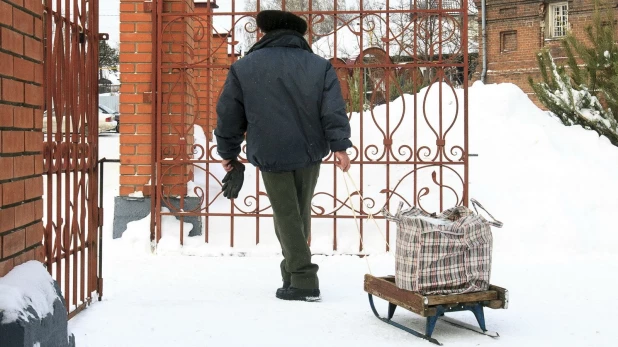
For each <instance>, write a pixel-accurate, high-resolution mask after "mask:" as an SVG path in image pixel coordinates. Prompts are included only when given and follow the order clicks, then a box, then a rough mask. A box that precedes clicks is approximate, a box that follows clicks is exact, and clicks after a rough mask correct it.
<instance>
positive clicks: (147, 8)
mask: <svg viewBox="0 0 618 347" xmlns="http://www.w3.org/2000/svg"><path fill="white" fill-rule="evenodd" d="M144 12H152V0H150V1H149V0H146V1H144Z"/></svg>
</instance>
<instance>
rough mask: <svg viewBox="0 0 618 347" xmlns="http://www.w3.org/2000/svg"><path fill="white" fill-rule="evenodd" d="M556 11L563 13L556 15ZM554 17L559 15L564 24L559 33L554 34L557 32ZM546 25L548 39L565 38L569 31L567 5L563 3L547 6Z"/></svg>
mask: <svg viewBox="0 0 618 347" xmlns="http://www.w3.org/2000/svg"><path fill="white" fill-rule="evenodd" d="M556 11H563V13H559V14H557V13H556ZM556 15H561V16H563V17H564V24H563V29H562V32H561V33H556V31H557V30H559V28H557V25H556V21H557V18H556ZM547 24H548V25H547V37H548V38H550V39H559V38H562V37H565V36H566V34H567V31H568V29H569V3H568V2H566V1H565V2H556V3H551V4H549V6H548V11H547Z"/></svg>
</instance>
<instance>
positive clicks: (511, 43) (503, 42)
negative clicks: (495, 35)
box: [500, 31, 517, 53]
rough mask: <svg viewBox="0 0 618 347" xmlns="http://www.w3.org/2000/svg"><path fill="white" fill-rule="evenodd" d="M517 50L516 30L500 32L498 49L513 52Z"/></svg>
mask: <svg viewBox="0 0 618 347" xmlns="http://www.w3.org/2000/svg"><path fill="white" fill-rule="evenodd" d="M516 50H517V31H503V32H501V33H500V51H501V52H503V53H504V52H513V51H516Z"/></svg>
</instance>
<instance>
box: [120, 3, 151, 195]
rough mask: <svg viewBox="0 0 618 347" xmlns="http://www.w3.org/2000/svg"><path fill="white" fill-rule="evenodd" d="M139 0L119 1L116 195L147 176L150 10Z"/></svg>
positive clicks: (139, 188)
mask: <svg viewBox="0 0 618 347" xmlns="http://www.w3.org/2000/svg"><path fill="white" fill-rule="evenodd" d="M144 3H145V2H144V1H143V0H121V1H120V82H121V84H120V163H121V165H120V195H123V196H124V195H128V194H131V193H133V192H135V191H142V190H143V186H144V185H145V184H147V183H148V181H149V180H150V174H151V165H150V164H151V147H152V137H151V133H152V125H151V124H152V119H151V118H152V104H151V103H150V100H152V94H151V92H152V74H153V71H152V49H153V46H154V45H153V43H152V13H151V12H148V11H146V8H145V7H144Z"/></svg>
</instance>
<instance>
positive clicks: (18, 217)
mask: <svg viewBox="0 0 618 347" xmlns="http://www.w3.org/2000/svg"><path fill="white" fill-rule="evenodd" d="M42 13H43V8H42V4H41V1H40V0H24V1H12V2H9V1H7V0H0V277H1V276H4V275H6V274H7V273H8V272H9V271H10V270H11V269H13V267H15V266H17V265H19V264H22V263H24V262H26V261H29V260H34V259H36V260H39V261H43V260H44V257H45V250H44V248H43V247H42V241H43V223H42V221H41V218H42V217H43V200H42V195H43V177H42V173H43V156H42V154H41V149H42V144H43V135H42V134H43V133H42V132H41V128H42V125H43V114H42V112H43V111H42V110H41V108H42V106H43V87H42V82H43V63H42V61H43V42H42V36H43V24H42V16H41V14H42Z"/></svg>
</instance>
